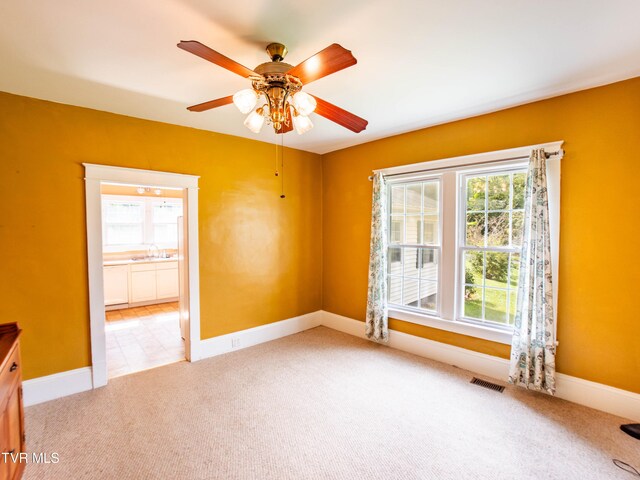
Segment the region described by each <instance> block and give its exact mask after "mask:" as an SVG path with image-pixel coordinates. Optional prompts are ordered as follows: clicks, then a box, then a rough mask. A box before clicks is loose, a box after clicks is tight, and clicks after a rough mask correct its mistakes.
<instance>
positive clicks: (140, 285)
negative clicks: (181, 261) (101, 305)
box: [104, 260, 180, 306]
mask: <svg viewBox="0 0 640 480" xmlns="http://www.w3.org/2000/svg"><path fill="white" fill-rule="evenodd" d="M104 278H105V281H104V285H105V304H106V305H107V306H109V305H118V304H128V305H129V306H135V305H138V304H145V305H149V304H153V303H162V302H166V301H172V300H174V299H176V298H178V296H179V295H180V291H179V277H178V262H177V261H166V260H165V261H156V262H153V261H152V262H140V263H129V264H125V265H113V266H111V265H105V267H104Z"/></svg>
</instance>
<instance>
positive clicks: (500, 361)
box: [322, 311, 640, 421]
mask: <svg viewBox="0 0 640 480" xmlns="http://www.w3.org/2000/svg"><path fill="white" fill-rule="evenodd" d="M322 325H324V326H326V327H329V328H332V329H334V330H339V331H341V332H344V333H348V334H350V335H354V336H357V337H360V338H365V339H366V337H365V334H364V323H363V322H360V321H358V320H354V319H352V318H347V317H343V316H341V315H337V314H335V313H331V312H326V311H323V312H322ZM388 345H389V347H391V348H397V349H398V350H403V351H405V352H409V353H413V354H415V355H418V356H421V357H426V358H430V359H433V360H437V361H439V362H443V363H446V364H449V365H455V366H457V367H460V368H464V369H465V370H469V371H471V372H474V373H478V374H480V375H485V376H487V377H491V378H495V379H497V380H499V381H502V382H505V381H506V379H507V377H508V373H509V360H506V359H504V358H499V357H494V356H492V355H485V354H483V353H478V352H474V351H471V350H466V349H464V348H460V347H455V346H453V345H448V344H446V343H440V342H435V341H433V340H428V339H426V338H422V337H416V336H415V335H409V334H407V333H403V332H397V331H395V330H389V343H388ZM556 397H558V398H562V399H564V400H569V401H571V402H574V403H578V404H580V405H585V406H587V407H591V408H595V409H597V410H602V411H603V412H607V413H612V414H614V415H619V416H621V417H624V418H629V419H632V420H633V421H640V394H637V393H633V392H628V391H626V390H621V389H619V388H614V387H610V386H608V385H603V384H601V383H595V382H590V381H588V380H583V379H581V378H577V377H572V376H570V375H565V374H562V373H558V374H557V375H556Z"/></svg>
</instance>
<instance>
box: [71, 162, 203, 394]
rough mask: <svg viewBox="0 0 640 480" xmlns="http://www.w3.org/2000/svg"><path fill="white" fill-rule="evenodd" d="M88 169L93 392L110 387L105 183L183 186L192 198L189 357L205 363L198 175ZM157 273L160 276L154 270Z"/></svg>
mask: <svg viewBox="0 0 640 480" xmlns="http://www.w3.org/2000/svg"><path fill="white" fill-rule="evenodd" d="M83 165H84V167H85V194H86V196H85V201H86V217H87V257H88V279H89V316H90V325H91V364H92V382H93V388H98V387H102V386H104V385H106V384H107V356H106V338H105V330H104V325H105V294H104V268H103V256H102V207H101V193H100V185H101V183H102V182H108V183H119V184H125V185H152V186H157V187H168V188H182V189H184V193H185V196H186V202H185V213H186V218H187V221H186V224H187V225H186V231H187V233H188V234H187V235H186V237H187V238H186V243H187V245H186V251H187V252H188V256H187V258H186V259H185V262H186V264H187V268H186V270H187V271H188V274H187V277H186V284H187V288H186V290H187V291H188V293H189V295H188V325H187V330H188V338H187V339H185V353H186V357H187V359H188V360H189V361H196V360H199V359H200V354H199V347H200V278H199V268H198V265H199V250H198V179H199V178H200V177H198V176H195V175H183V174H178V173H169V172H158V171H152V170H140V169H135V168H123V167H112V166H107V165H95V164H90V163H83ZM153 273H154V274H155V273H156V272H153Z"/></svg>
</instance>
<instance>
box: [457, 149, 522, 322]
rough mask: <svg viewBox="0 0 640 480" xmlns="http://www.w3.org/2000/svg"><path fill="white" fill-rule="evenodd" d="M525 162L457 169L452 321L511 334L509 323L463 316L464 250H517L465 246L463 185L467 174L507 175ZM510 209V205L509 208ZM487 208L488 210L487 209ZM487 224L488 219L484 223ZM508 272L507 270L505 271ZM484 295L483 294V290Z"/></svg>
mask: <svg viewBox="0 0 640 480" xmlns="http://www.w3.org/2000/svg"><path fill="white" fill-rule="evenodd" d="M527 163H528V161H527V160H525V161H524V162H522V163H521V164H517V163H516V164H511V165H509V166H506V165H500V166H499V167H495V168H489V169H486V168H482V166H478V168H477V169H473V170H468V171H465V172H459V173H458V179H457V181H458V190H459V192H458V194H459V198H458V204H457V205H458V212H457V214H458V215H457V216H458V218H457V220H458V231H457V238H456V265H457V268H458V270H459V271H458V272H457V277H456V278H457V279H458V280H457V281H456V287H455V288H456V312H457V313H456V317H455V318H456V320H458V321H460V322H466V323H470V324H473V325H478V326H485V327H486V326H488V327H489V328H494V329H496V330H504V331H505V332H509V334H511V332H512V331H513V326H511V325H507V324H504V325H503V324H500V323H497V322H492V321H491V320H481V319H474V318H471V317H465V316H464V287H465V284H466V282H465V266H464V252H465V251H481V252H498V253H507V254H510V253H518V251H517V247H516V248H514V247H511V246H509V247H491V246H488V245H487V246H486V247H474V246H467V245H466V234H467V228H466V227H467V223H466V213H467V212H466V208H465V207H466V203H467V196H466V185H467V181H466V180H467V178H469V177H475V176H482V175H485V176H487V177H488V176H489V175H492V174H496V173H505V174H509V173H515V172H521V171H522V170H524V172H525V174H526V171H527ZM509 188H510V189H511V192H510V197H509V198H510V199H511V198H512V196H513V184H511V185H510V187H509ZM488 201H489V196H488V195H486V198H485V206H486V204H487V203H488ZM510 210H511V208H510ZM487 211H488V210H487ZM487 223H488V222H487ZM487 223H485V228H487ZM509 238H511V225H510V227H509ZM509 268H511V265H510V264H509ZM509 273H510V272H509ZM507 278H508V280H507V282H509V281H510V280H509V279H510V278H511V277H510V275H507ZM483 295H484V293H483ZM482 303H483V309H484V303H485V302H484V299H483V302H482ZM508 315H509V296H508V295H507V318H508Z"/></svg>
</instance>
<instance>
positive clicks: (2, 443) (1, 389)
mask: <svg viewBox="0 0 640 480" xmlns="http://www.w3.org/2000/svg"><path fill="white" fill-rule="evenodd" d="M21 331H22V330H20V329H19V328H18V324H17V323H5V324H4V325H0V452H2V454H1V455H0V480H5V479H6V480H15V479H19V478H21V477H22V472H23V471H24V467H25V465H26V460H25V459H24V458H22V459H20V453H21V452H25V445H24V440H25V437H24V410H23V407H22V365H21V362H20V343H19V342H18V338H19V337H20V332H21ZM5 452H6V454H5ZM12 459H13V460H12ZM20 460H22V461H20Z"/></svg>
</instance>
